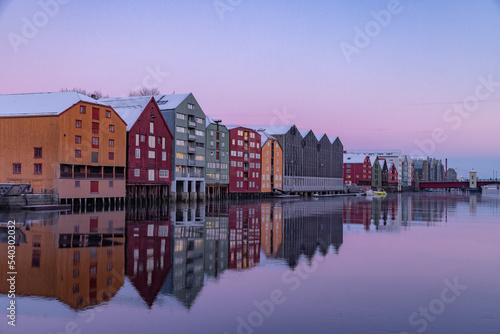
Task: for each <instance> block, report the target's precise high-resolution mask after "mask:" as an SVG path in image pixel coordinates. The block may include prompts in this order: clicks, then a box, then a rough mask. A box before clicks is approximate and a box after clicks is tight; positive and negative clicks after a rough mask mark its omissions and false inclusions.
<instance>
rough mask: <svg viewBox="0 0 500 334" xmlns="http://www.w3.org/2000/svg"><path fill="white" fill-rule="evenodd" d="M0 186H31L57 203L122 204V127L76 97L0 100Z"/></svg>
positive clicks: (107, 110)
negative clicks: (54, 197) (53, 195)
mask: <svg viewBox="0 0 500 334" xmlns="http://www.w3.org/2000/svg"><path fill="white" fill-rule="evenodd" d="M0 150H1V152H2V154H1V157H0V165H1V166H4V168H1V169H0V182H10V183H30V184H31V187H32V189H33V191H34V192H35V193H55V194H58V196H59V199H60V201H61V202H67V201H69V202H74V201H78V203H79V204H80V203H83V205H85V204H87V202H88V201H92V202H95V200H96V199H100V201H101V203H104V202H107V203H116V202H119V203H123V200H124V197H125V164H126V124H125V122H124V121H123V119H122V118H121V117H120V116H119V115H118V114H117V113H116V112H115V111H114V110H113V108H111V107H109V106H107V105H104V104H102V103H100V102H98V101H96V100H94V99H91V98H89V97H87V96H84V95H81V94H78V93H74V92H61V93H37V94H18V95H1V96H0Z"/></svg>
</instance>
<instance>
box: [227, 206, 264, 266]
mask: <svg viewBox="0 0 500 334" xmlns="http://www.w3.org/2000/svg"><path fill="white" fill-rule="evenodd" d="M260 219H261V214H260V204H246V205H232V206H230V207H229V251H228V256H229V259H228V267H229V268H231V269H246V268H251V267H253V266H255V265H256V264H258V263H259V262H260V248H261V247H260V242H261V238H260V227H261V226H260Z"/></svg>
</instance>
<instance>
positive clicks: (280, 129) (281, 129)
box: [245, 125, 293, 135]
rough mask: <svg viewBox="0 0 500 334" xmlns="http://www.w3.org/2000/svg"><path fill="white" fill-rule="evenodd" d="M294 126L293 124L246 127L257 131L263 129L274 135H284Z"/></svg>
mask: <svg viewBox="0 0 500 334" xmlns="http://www.w3.org/2000/svg"><path fill="white" fill-rule="evenodd" d="M292 126H293V125H245V127H247V128H249V129H253V130H255V131H257V130H263V131H265V132H266V133H268V134H273V135H284V134H285V133H287V132H288V131H290V129H291V128H292Z"/></svg>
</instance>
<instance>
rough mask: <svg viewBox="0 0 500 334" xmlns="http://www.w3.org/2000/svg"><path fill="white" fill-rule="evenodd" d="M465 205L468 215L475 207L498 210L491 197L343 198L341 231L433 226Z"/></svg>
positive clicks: (493, 198) (463, 195) (395, 195)
mask: <svg viewBox="0 0 500 334" xmlns="http://www.w3.org/2000/svg"><path fill="white" fill-rule="evenodd" d="M461 204H465V205H467V206H468V207H469V213H470V214H471V215H474V214H475V213H477V206H478V205H480V206H489V207H494V208H498V201H497V200H496V198H495V197H488V196H484V195H483V196H481V195H477V194H471V195H466V194H463V193H461V192H454V193H445V192H442V193H427V194H426V193H424V194H419V195H415V194H404V193H403V194H390V195H389V196H387V197H386V198H357V197H349V198H345V199H344V207H343V212H344V217H343V222H344V230H345V231H350V232H354V231H361V230H364V231H385V232H400V231H401V229H406V228H410V227H411V226H422V225H424V226H434V225H438V224H439V223H442V222H445V223H446V222H447V221H448V215H449V214H452V213H456V212H457V210H458V206H459V205H461Z"/></svg>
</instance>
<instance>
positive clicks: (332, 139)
mask: <svg viewBox="0 0 500 334" xmlns="http://www.w3.org/2000/svg"><path fill="white" fill-rule="evenodd" d="M337 138H338V137H328V139H330V143H332V144H333V143H334V142H335V141H336V140H337Z"/></svg>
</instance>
